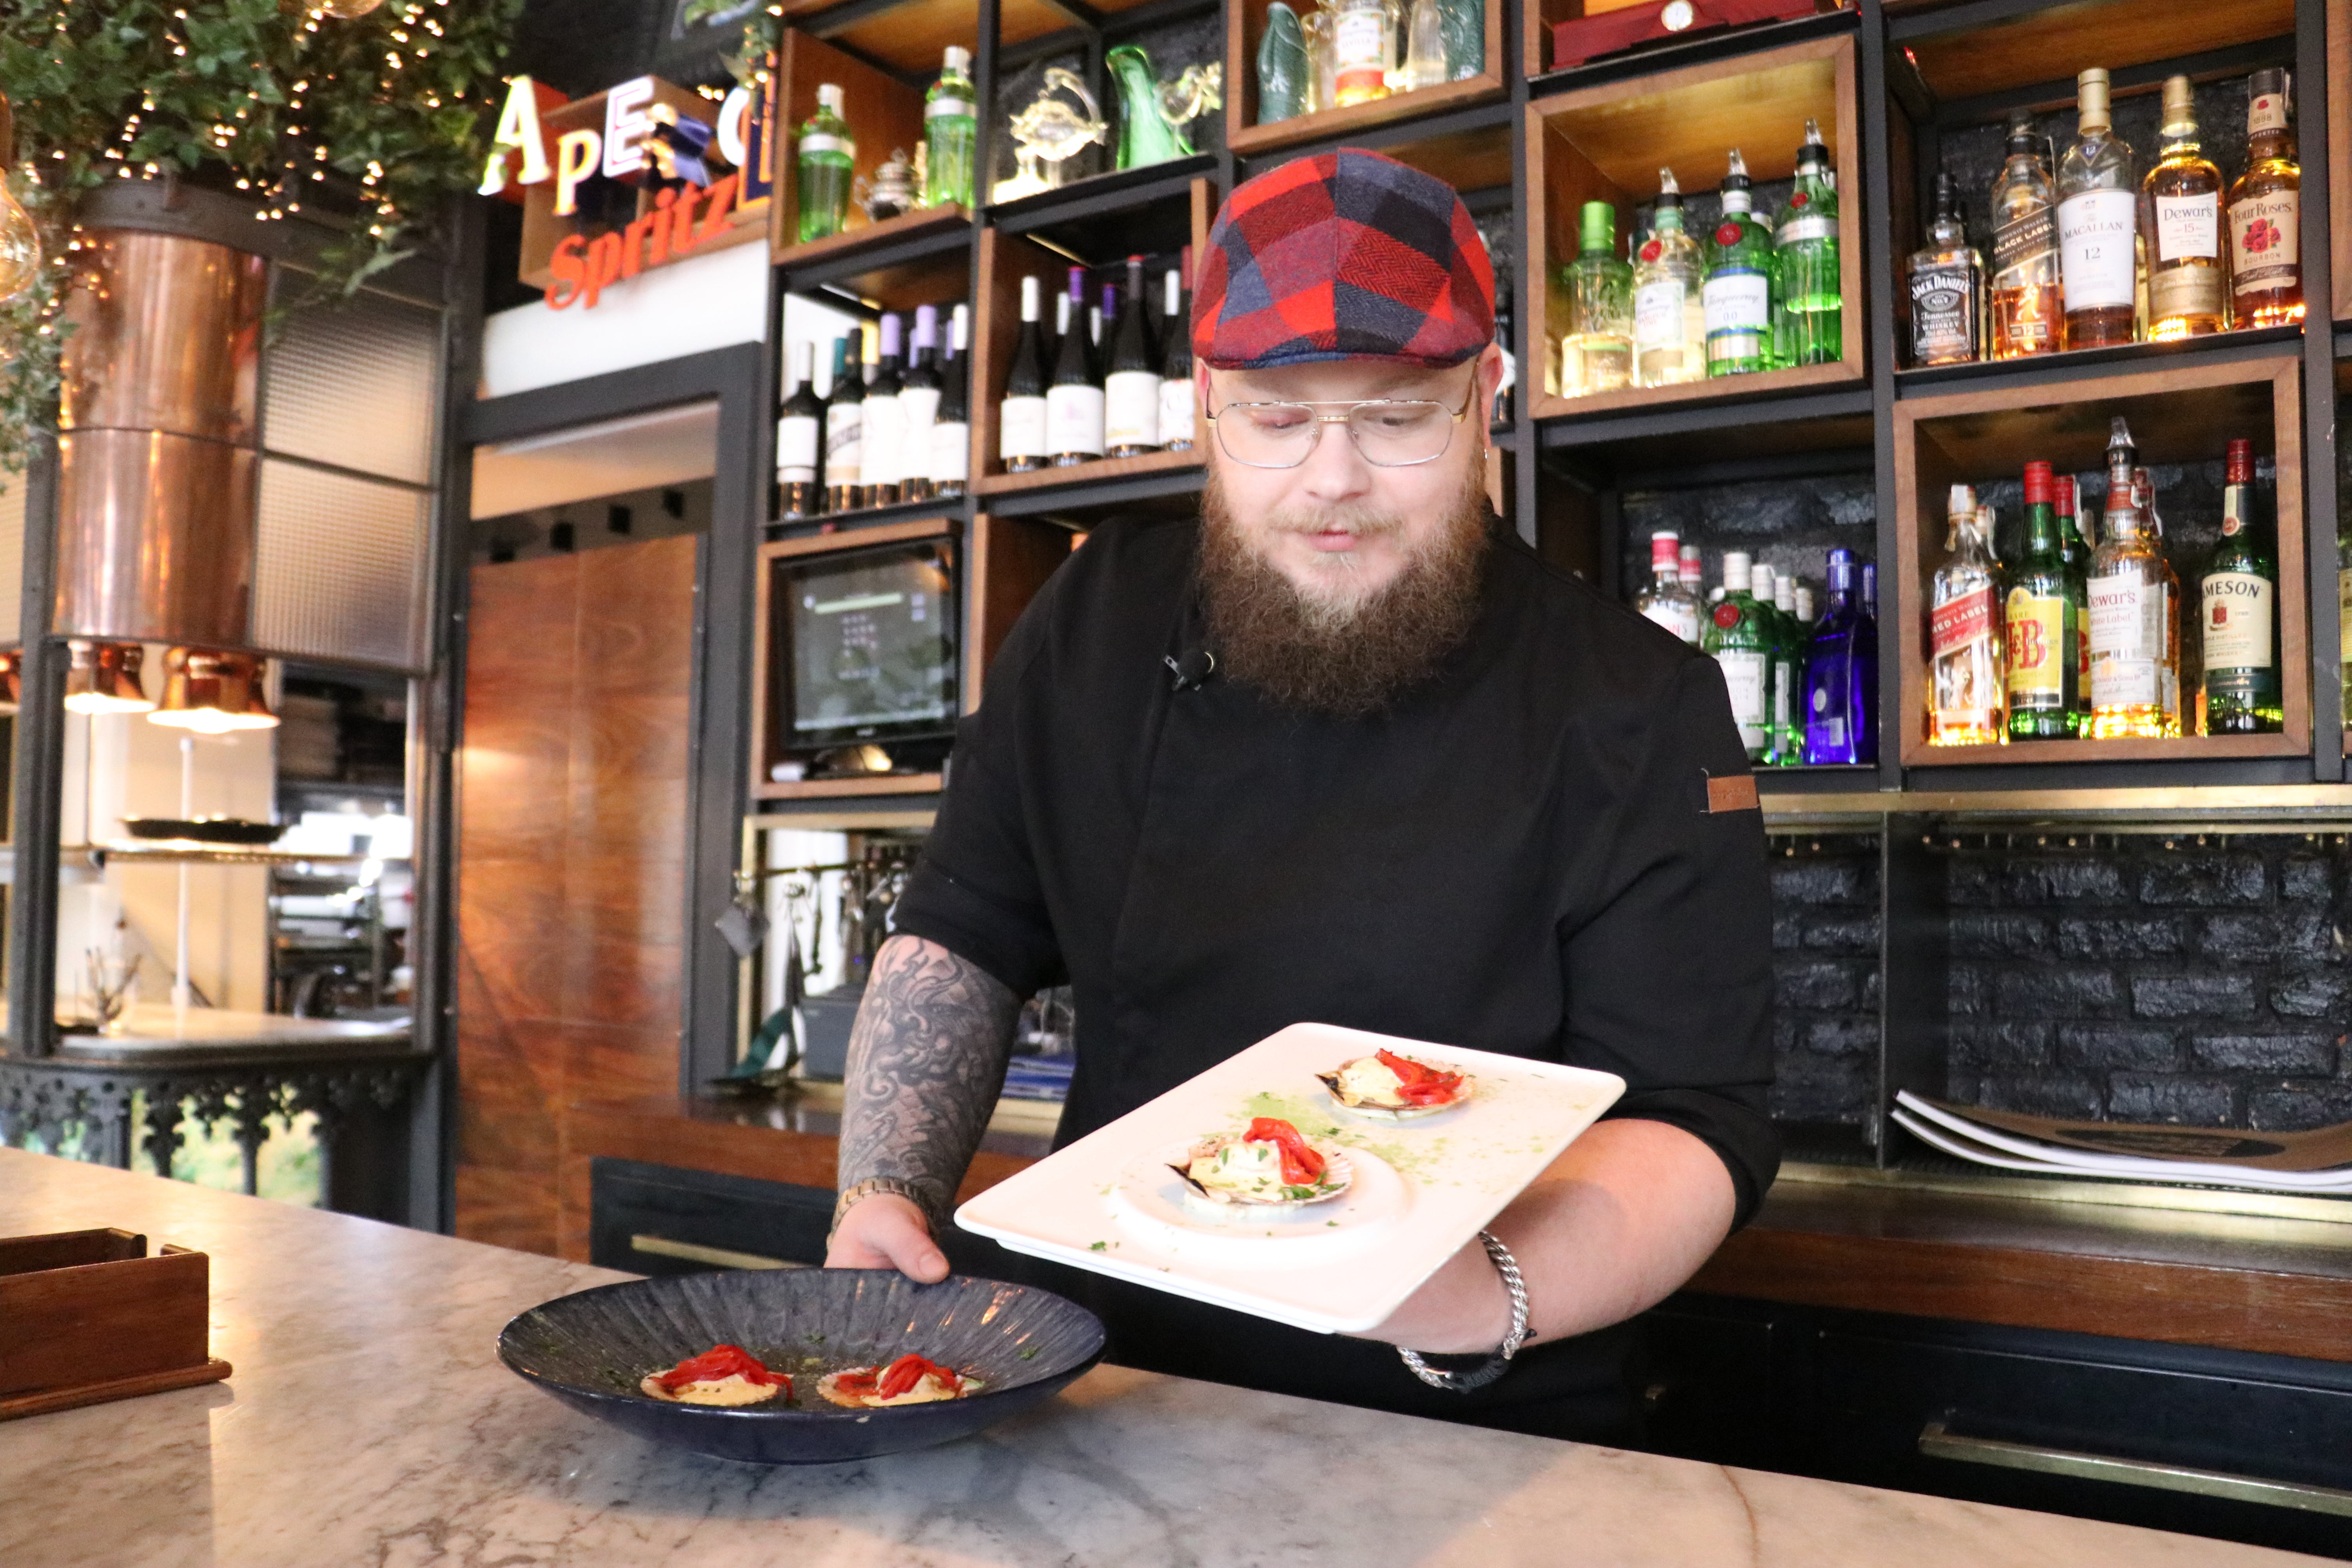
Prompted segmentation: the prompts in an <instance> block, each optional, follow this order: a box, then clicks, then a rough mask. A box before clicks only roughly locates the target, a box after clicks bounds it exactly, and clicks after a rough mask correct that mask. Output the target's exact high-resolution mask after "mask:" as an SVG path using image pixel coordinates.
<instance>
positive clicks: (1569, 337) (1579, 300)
mask: <svg viewBox="0 0 2352 1568" xmlns="http://www.w3.org/2000/svg"><path fill="white" fill-rule="evenodd" d="M1577 216H1578V225H1577V255H1576V259H1575V260H1573V261H1571V262H1570V263H1569V264H1568V266H1567V267H1565V268H1562V270H1563V271H1564V272H1566V273H1567V274H1568V279H1567V281H1568V331H1567V332H1566V333H1564V334H1563V335H1562V336H1561V338H1560V342H1559V395H1561V396H1562V397H1584V396H1588V395H1591V394H1592V393H1596V392H1615V391H1617V390H1618V389H1619V388H1621V387H1626V386H1631V385H1632V384H1633V264H1632V263H1630V262H1626V261H1621V260H1619V259H1618V257H1617V209H1616V208H1615V207H1613V206H1611V205H1609V204H1608V203H1607V202H1587V203H1585V204H1584V205H1583V207H1582V209H1581V210H1580V212H1579V213H1578V215H1577Z"/></svg>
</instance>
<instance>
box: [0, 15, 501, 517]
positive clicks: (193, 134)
mask: <svg viewBox="0 0 2352 1568" xmlns="http://www.w3.org/2000/svg"><path fill="white" fill-rule="evenodd" d="M521 8H522V0H385V3H384V4H383V5H381V6H379V7H378V8H377V9H376V10H374V11H373V12H370V13H369V14H367V15H366V16H359V17H354V18H352V19H349V20H344V19H339V18H337V17H335V16H328V15H322V14H320V12H319V11H318V10H317V9H316V8H315V0H314V3H313V4H311V5H306V4H305V0H0V90H5V92H6V93H7V95H8V98H9V100H10V102H11V104H12V106H13V107H14V109H15V111H16V151H15V157H16V163H15V164H14V166H13V167H12V168H10V169H9V170H7V171H6V173H7V174H8V175H9V184H10V185H11V187H12V188H13V189H14V191H15V192H16V196H17V198H18V200H20V201H21V202H23V203H24V205H25V206H26V209H27V210H28V211H29V212H31V214H32V215H33V219H34V222H35V223H36V224H37V226H39V228H40V230H41V239H42V252H43V256H44V258H45V264H44V266H43V268H42V269H41V276H40V278H39V279H38V280H37V282H36V284H35V285H34V287H33V288H31V289H27V290H26V292H25V293H24V294H22V295H20V296H18V297H17V298H16V300H11V301H8V302H6V303H5V304H0V355H5V363H0V468H5V470H8V471H12V472H13V471H15V470H16V469H18V468H22V467H23V465H24V462H25V458H26V453H27V452H28V450H29V449H30V446H31V442H32V439H33V437H34V436H35V435H36V434H37V429H38V427H39V426H40V424H41V423H42V421H43V420H44V419H45V418H46V417H47V410H48V409H49V407H50V406H51V405H52V404H53V402H54V400H55V398H56V395H57V389H58V351H59V349H60V348H61V347H62V331H61V328H60V325H59V323H58V321H57V320H56V317H57V311H58V307H59V306H60V305H61V304H62V303H63V300H64V297H65V293H66V289H67V286H68V281H69V278H70V268H71V265H72V262H71V253H72V251H73V250H74V249H75V248H76V247H77V246H78V241H77V239H76V235H77V233H78V232H79V231H78V228H77V226H76V222H75V214H76V210H77V208H78V206H79V202H80V201H81V198H82V197H83V196H84V195H87V194H88V193H89V192H90V191H92V190H95V189H97V188H98V187H99V186H100V185H103V184H107V183H108V182H109V181H110V180H116V179H131V178H138V177H141V176H145V177H148V178H158V177H173V178H178V177H187V178H192V179H196V180H201V181H203V182H205V183H207V184H221V185H222V186H223V187H225V188H228V189H233V190H235V191H238V192H243V193H247V194H248V195H250V197H251V199H252V201H253V203H254V205H255V207H256V209H257V211H258V212H261V213H263V214H266V215H267V216H269V217H272V218H282V217H285V216H289V215H290V214H294V213H299V212H301V211H303V210H304V208H305V203H306V201H309V202H310V205H312V206H313V207H314V208H315V207H318V206H320V205H340V206H341V208H342V209H343V210H342V212H341V215H340V216H333V217H331V218H330V219H329V221H330V223H331V225H332V226H335V227H336V228H338V229H339V230H340V231H341V237H339V238H338V239H337V240H335V241H334V242H333V243H331V244H330V245H329V246H328V247H326V248H325V250H324V252H323V254H322V255H321V257H320V279H319V282H320V293H321V294H336V293H344V294H347V293H349V292H350V291H351V290H352V289H356V288H357V287H359V285H360V283H361V282H362V281H363V280H364V279H367V278H368V277H369V276H371V275H372V274H373V273H375V272H377V271H380V270H381V269H383V268H386V267H389V266H391V265H392V264H393V263H394V262H396V261H398V260H400V259H401V258H404V257H405V256H407V255H410V254H412V253H413V252H414V251H415V250H416V249H417V247H419V245H420V244H422V243H424V242H425V241H426V240H428V239H429V238H431V237H433V233H434V228H435V225H436V219H437V217H438V216H439V209H440V206H441V203H442V201H443V199H444V198H445V197H446V195H448V194H449V193H451V192H453V191H463V190H470V189H472V188H473V187H474V185H475V184H477V182H478V181H479V180H480V178H481V171H482V163H483V159H484V156H485V154H486V152H487V147H488V128H489V126H490V125H491V124H492V123H494V122H495V118H496V115H497V111H498V108H499V96H500V81H499V65H500V63H501V61H502V60H503V59H504V58H505V56H506V51H507V47H508V44H509V39H510V37H511V35H512V31H513V26H514V20H515V17H516V16H517V15H518V14H519V13H520V10H521ZM330 180H332V181H333V182H334V184H333V186H332V187H331V186H330V185H329V184H328V182H329V181H330ZM330 189H334V190H336V191H337V192H338V193H339V195H341V198H342V199H341V201H340V203H336V202H332V201H331V202H329V203H325V204H321V203H320V202H319V201H318V200H317V199H316V198H317V197H318V196H320V195H322V194H325V193H327V192H328V191H329V190H330ZM354 193H355V199H356V202H357V207H358V211H357V216H351V213H350V208H351V206H352V200H353V199H354Z"/></svg>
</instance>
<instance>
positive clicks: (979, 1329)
mask: <svg viewBox="0 0 2352 1568" xmlns="http://www.w3.org/2000/svg"><path fill="white" fill-rule="evenodd" d="M717 1344H732V1345H740V1346H742V1347H743V1348H744V1349H745V1350H748V1351H750V1352H751V1353H752V1354H753V1355H755V1356H757V1357H759V1358H760V1359H761V1361H763V1362H765V1363H767V1364H768V1366H769V1367H770V1369H771V1370H772V1371H776V1372H782V1373H791V1374H792V1378H793V1402H792V1403H791V1404H789V1405H786V1404H782V1403H781V1402H779V1401H771V1402H770V1403H768V1404H766V1405H751V1406H749V1407H746V1408H741V1409H732V1410H729V1409H719V1408H716V1407H713V1406H709V1405H671V1404H667V1403H665V1402H664V1401H661V1400H657V1399H653V1398H650V1397H648V1396H647V1395H646V1394H641V1393H639V1392H638V1390H637V1384H638V1381H639V1380H640V1379H642V1378H643V1377H644V1376H645V1375H646V1373H649V1372H663V1371H667V1369H669V1368H670V1367H672V1366H675V1365H677V1363H679V1362H681V1361H684V1360H686V1359H687V1358H688V1356H696V1355H700V1354H701V1353H702V1352H705V1351H707V1350H709V1348H710V1347H711V1346H713V1345H717ZM909 1351H912V1352H916V1353H917V1354H919V1355H922V1356H926V1357H928V1358H929V1359H930V1360H932V1361H935V1362H938V1363H940V1365H942V1366H949V1367H953V1368H954V1369H955V1370H957V1371H958V1372H962V1373H971V1375H972V1376H974V1377H977V1378H979V1379H981V1380H982V1383H984V1384H986V1386H985V1387H984V1388H982V1390H981V1391H980V1392H979V1393H977V1394H971V1395H968V1396H967V1397H965V1398H962V1399H951V1400H943V1401H940V1403H938V1404H933V1405H903V1406H901V1407H899V1408H898V1409H896V1410H846V1409H844V1408H842V1407H841V1406H839V1405H830V1404H827V1403H826V1402H825V1400H824V1397H823V1396H822V1395H820V1394H818V1393H817V1391H816V1383H817V1379H818V1378H819V1377H821V1376H823V1375H824V1373H828V1372H838V1371H840V1370H841V1369H843V1368H844V1367H852V1366H877V1365H885V1364H887V1363H890V1362H892V1361H895V1360H897V1359H898V1357H899V1356H902V1355H904V1354H906V1353H907V1352H909ZM1102 1351H1103V1326H1102V1320H1101V1319H1099V1318H1097V1317H1096V1316H1095V1315H1094V1314H1093V1313H1092V1312H1089V1311H1087V1310H1086V1309H1085V1308H1083V1307H1081V1306H1078V1305H1077V1304H1076V1302H1073V1301H1067V1300H1063V1299H1062V1298H1061V1297H1059V1296H1056V1295H1054V1294H1053V1293H1051V1292H1050V1291H1045V1290H1038V1289H1032V1288H1030V1287H1027V1286H1023V1285H1004V1284H1000V1283H998V1282H997V1281H995V1280H992V1279H970V1278H967V1277H965V1276H963V1275H955V1276H951V1277H950V1278H949V1279H944V1280H942V1281H940V1283H939V1284H937V1285H918V1284H916V1283H915V1282H914V1281H912V1280H910V1279H908V1278H907V1277H906V1276H904V1275H902V1274H899V1273H897V1272H895V1271H894V1270H890V1269H859V1268H791V1269H776V1270H766V1269H762V1270H758V1271H754V1272H743V1273H722V1274H681V1275H674V1276H671V1277H669V1278H667V1279H638V1280H633V1281H631V1282H630V1283H628V1284H625V1285H603V1286H599V1287H597V1288H596V1289H593V1290H583V1291H581V1292H579V1293H578V1294H577V1295H572V1296H562V1297H558V1298H557V1299H556V1300H552V1301H549V1302H547V1303H545V1304H544V1305H541V1306H537V1307H533V1308H532V1309H531V1310H529V1311H527V1312H524V1313H521V1314H520V1315H519V1316H517V1317H516V1318H515V1319H514V1321H511V1322H509V1324H507V1326H506V1328H505V1330H504V1331H502V1332H501V1333H500V1334H499V1360H500V1361H503V1362H505V1363H507V1365H508V1366H509V1367H511V1368H513V1369H514V1370H515V1371H516V1372H517V1373H520V1374H521V1375H522V1376H523V1377H525V1378H527V1379H528V1380H530V1382H531V1383H534V1384H538V1385H539V1386H540V1387H541V1388H543V1389H545V1390H546V1391H547V1392H548V1393H550V1394H553V1395H554V1396H555V1397H556V1398H558V1399H561V1400H562V1401H563V1403H564V1404H566V1405H571V1406H572V1408H573V1409H575V1410H583V1411H585V1412H587V1413H588V1414H589V1415H593V1416H595V1417H596V1418H598V1419H599V1420H603V1421H609V1422H611V1423H612V1424H613V1425H614V1426H618V1427H620V1428H622V1429H623V1430H624V1431H627V1432H631V1433H634V1434H635V1435H636V1436H640V1437H646V1438H650V1439H652V1440H653V1441H654V1442H656V1443H671V1444H675V1445H677V1447H682V1448H691V1449H694V1450H695V1451H696V1452H698V1453H703V1454H710V1455H714V1456H716V1457H717V1458H722V1459H740V1460H743V1461H745V1462H747V1463H750V1464H755V1465H826V1464H835V1463H839V1462H841V1461H844V1460H849V1459H870V1458H874V1457H875V1456H876V1455H877V1454H895V1453H898V1452H899V1451H901V1450H903V1449H907V1448H928V1447H932V1446H933V1445H935V1444H940V1443H951V1442H953V1441H955V1439H957V1438H958V1437H967V1436H971V1434H972V1433H974V1432H977V1431H979V1430H981V1428H982V1427H984V1426H992V1425H994V1424H995V1423H996V1422H999V1421H1002V1420H1003V1419H1004V1418H1005V1417H1006V1416H1008V1415H1018V1414H1019V1413H1020V1412H1022V1411H1024V1410H1026V1409H1028V1408H1029V1407H1030V1406H1031V1405H1038V1404H1042V1403H1043V1402H1044V1401H1045V1400H1048V1399H1051V1398H1052V1397H1053V1396H1054V1395H1055V1394H1057V1393H1059V1392H1060V1391H1061V1390H1062V1389H1063V1388H1064V1387H1066V1385H1067V1384H1069V1383H1070V1382H1071V1381H1072V1380H1073V1379H1075V1378H1076V1377H1077V1376H1078V1375H1079V1374H1080V1373H1084V1372H1085V1371H1086V1370H1087V1368H1089V1367H1091V1366H1093V1365H1094V1364H1095V1363H1096V1362H1097V1361H1099V1360H1101V1359H1102Z"/></svg>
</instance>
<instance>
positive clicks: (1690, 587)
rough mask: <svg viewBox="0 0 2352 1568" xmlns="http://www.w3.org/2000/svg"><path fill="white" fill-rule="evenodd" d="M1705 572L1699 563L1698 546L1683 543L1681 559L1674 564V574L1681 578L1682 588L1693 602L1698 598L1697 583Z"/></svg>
mask: <svg viewBox="0 0 2352 1568" xmlns="http://www.w3.org/2000/svg"><path fill="white" fill-rule="evenodd" d="M1675 575H1676V576H1678V577H1680V578H1681V579H1682V584H1683V590H1684V591H1685V593H1687V594H1689V595H1690V596H1691V599H1692V601H1693V602H1694V603H1696V601H1697V599H1698V585H1699V583H1700V581H1701V579H1703V578H1704V577H1705V576H1706V570H1705V568H1704V566H1703V565H1702V564H1701V560H1700V556H1699V550H1698V546H1697V545H1696V544H1685V545H1684V546H1683V554H1682V560H1681V561H1680V562H1679V563H1677V564H1676V568H1675Z"/></svg>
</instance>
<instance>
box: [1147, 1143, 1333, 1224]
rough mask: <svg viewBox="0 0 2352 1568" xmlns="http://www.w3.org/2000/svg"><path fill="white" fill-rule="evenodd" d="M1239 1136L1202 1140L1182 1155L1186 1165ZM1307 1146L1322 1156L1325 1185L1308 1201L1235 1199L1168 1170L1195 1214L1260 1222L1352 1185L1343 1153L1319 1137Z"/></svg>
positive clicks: (1175, 1167)
mask: <svg viewBox="0 0 2352 1568" xmlns="http://www.w3.org/2000/svg"><path fill="white" fill-rule="evenodd" d="M1240 1136H1241V1135H1240V1134H1239V1133H1228V1134H1225V1135H1223V1136H1222V1137H1216V1138H1203V1139H1202V1140H1201V1142H1198V1143H1195V1144H1193V1145H1192V1148H1191V1149H1189V1150H1187V1151H1186V1152H1185V1162H1186V1163H1187V1164H1189V1163H1191V1162H1192V1161H1193V1160H1197V1159H1199V1158H1201V1157H1202V1155H1204V1154H1213V1153H1215V1152H1217V1151H1218V1150H1219V1149H1222V1148H1223V1147H1224V1146H1225V1145H1226V1144H1228V1143H1231V1142H1236V1141H1237V1140H1238V1139H1239V1138H1240ZM1307 1147H1308V1148H1310V1149H1312V1150H1314V1151H1315V1152H1317V1153H1318V1154H1320V1155H1322V1156H1323V1180H1324V1181H1325V1183H1327V1184H1328V1186H1327V1189H1326V1190H1325V1191H1323V1192H1319V1193H1317V1194H1315V1195H1314V1196H1313V1197H1311V1198H1280V1199H1274V1200H1268V1199H1265V1198H1244V1197H1235V1196H1233V1195H1231V1194H1223V1193H1217V1192H1213V1191H1211V1190H1210V1189H1209V1188H1207V1187H1204V1186H1202V1184H1200V1183H1198V1182H1196V1181H1194V1180H1193V1179H1192V1173H1191V1172H1190V1171H1188V1170H1186V1169H1185V1166H1184V1165H1180V1164H1176V1163H1172V1162H1171V1163H1170V1165H1169V1167H1168V1168H1169V1169H1170V1170H1171V1171H1173V1172H1175V1173H1176V1179H1177V1180H1178V1181H1180V1182H1182V1183H1183V1184H1184V1202H1185V1204H1186V1205H1187V1206H1188V1207H1190V1208H1191V1209H1192V1211H1193V1212H1194V1213H1196V1214H1200V1215H1205V1216H1206V1217H1208V1218H1210V1219H1213V1220H1218V1221H1228V1220H1233V1221H1246V1220H1250V1219H1260V1218H1264V1217H1265V1215H1277V1214H1288V1213H1290V1212H1292V1211H1293V1210H1296V1209H1303V1208H1307V1207H1310V1206H1312V1205H1316V1204H1321V1203H1328V1202H1330V1201H1331V1200H1332V1199H1333V1198H1336V1197H1338V1196H1339V1195H1340V1194H1342V1193H1345V1192H1346V1191H1347V1190H1348V1189H1349V1187H1350V1186H1352V1185H1353V1184H1355V1180H1356V1167H1355V1165H1354V1163H1352V1162H1350V1161H1349V1158H1348V1152H1347V1151H1346V1150H1344V1149H1342V1148H1340V1147H1339V1145H1337V1144H1334V1143H1326V1142H1323V1141H1322V1140H1320V1139H1318V1138H1309V1139H1307Z"/></svg>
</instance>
